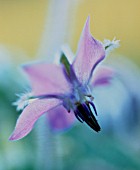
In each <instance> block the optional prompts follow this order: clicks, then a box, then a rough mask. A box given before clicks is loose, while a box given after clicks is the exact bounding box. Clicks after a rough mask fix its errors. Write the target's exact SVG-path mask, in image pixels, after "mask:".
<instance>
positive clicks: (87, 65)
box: [73, 17, 105, 83]
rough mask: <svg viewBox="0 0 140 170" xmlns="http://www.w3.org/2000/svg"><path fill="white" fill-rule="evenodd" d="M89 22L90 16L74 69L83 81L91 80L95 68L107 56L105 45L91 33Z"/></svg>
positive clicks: (81, 39)
mask: <svg viewBox="0 0 140 170" xmlns="http://www.w3.org/2000/svg"><path fill="white" fill-rule="evenodd" d="M89 22H90V18H89V17H88V18H87V21H86V23H85V26H84V29H83V32H82V34H81V38H80V41H79V45H78V51H77V57H76V59H75V61H74V62H73V68H74V71H75V73H76V76H77V78H78V80H79V81H80V82H81V83H87V82H88V81H89V79H90V78H91V75H92V72H93V70H94V68H95V67H96V65H97V64H98V63H99V62H100V61H101V60H103V59H104V57H105V50H104V47H103V45H102V44H101V42H99V41H97V40H96V39H94V38H93V37H92V35H91V33H90V29H89Z"/></svg>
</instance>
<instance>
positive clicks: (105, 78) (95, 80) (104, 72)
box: [91, 66, 115, 87]
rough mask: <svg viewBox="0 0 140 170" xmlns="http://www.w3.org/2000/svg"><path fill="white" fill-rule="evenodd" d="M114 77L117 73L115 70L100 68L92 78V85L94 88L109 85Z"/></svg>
mask: <svg viewBox="0 0 140 170" xmlns="http://www.w3.org/2000/svg"><path fill="white" fill-rule="evenodd" d="M114 75H115V71H114V70H113V69H111V68H109V67H103V66H100V67H99V68H98V69H97V70H96V72H95V74H94V75H93V77H92V80H91V85H92V86H94V87H95V86H100V85H109V84H110V81H111V80H112V78H113V77H114Z"/></svg>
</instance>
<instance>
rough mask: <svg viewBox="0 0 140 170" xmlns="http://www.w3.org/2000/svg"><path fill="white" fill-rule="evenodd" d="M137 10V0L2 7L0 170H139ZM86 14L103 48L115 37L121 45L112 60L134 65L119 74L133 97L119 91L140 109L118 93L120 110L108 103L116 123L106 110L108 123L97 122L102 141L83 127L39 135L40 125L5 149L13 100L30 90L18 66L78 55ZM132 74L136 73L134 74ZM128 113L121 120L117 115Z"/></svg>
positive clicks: (19, 2) (57, 0)
mask: <svg viewBox="0 0 140 170" xmlns="http://www.w3.org/2000/svg"><path fill="white" fill-rule="evenodd" d="M139 6H140V1H139V0H133V1H132V0H123V1H121V0H118V1H111V0H106V1H105V0H102V1H101V0H98V1H97V0H40V1H39V0H28V1H27V0H24V1H23V0H12V1H10V0H5V1H3V0H0V63H1V67H0V170H40V169H42V170H43V169H48V170H49V169H50V170H51V169H52V170H53V169H54V170H55V169H56V170H57V169H58V170H61V169H62V170H65V169H68V170H69V169H70V170H71V169H74V170H79V169H80V170H92V169H94V170H102V169H105V170H106V169H107V170H126V169H127V170H139V169H140V144H139V143H140V142H139V141H140V135H139V113H140V109H139V101H140V100H139V98H140V95H139V93H138V92H139V84H140V83H139V82H138V80H139V76H140V75H139V69H138V68H139V67H140V59H139V55H140V51H139V44H140V33H139V30H140V19H139V17H140V10H139ZM88 15H90V17H91V22H90V24H91V32H92V34H93V35H94V37H96V38H97V39H99V40H101V41H103V40H104V38H108V39H113V38H114V37H116V38H117V39H120V40H121V46H120V48H119V49H117V50H115V51H114V53H112V55H111V57H114V56H116V55H118V54H119V55H122V56H125V57H126V59H129V60H130V63H131V62H133V63H134V64H132V65H133V67H131V66H132V65H131V64H130V65H129V64H127V63H126V64H124V65H123V64H122V67H121V68H122V71H123V69H124V70H125V68H127V69H126V72H127V70H129V72H131V76H129V72H127V73H126V75H127V76H126V77H125V78H127V77H128V79H127V80H126V82H127V84H132V86H133V84H135V85H136V86H135V87H133V90H132V89H131V86H129V88H130V90H128V91H127V90H126V87H125V85H121V87H119V91H121V90H123V91H125V95H126V98H127V96H129V95H127V93H129V92H130V91H132V93H133V99H134V98H135V100H133V99H132V95H131V94H132V93H131V94H130V93H129V94H130V96H129V97H130V98H131V99H132V101H131V100H129V102H132V103H134V104H136V103H137V106H135V105H134V104H132V106H133V107H134V108H133V107H132V108H129V107H128V106H130V103H129V102H128V100H127V99H126V101H124V100H125V98H123V97H122V94H121V93H120V94H118V96H119V95H120V96H119V97H120V98H119V99H120V101H124V103H125V104H124V105H125V106H123V108H122V106H120V105H118V103H119V102H116V99H115V98H113V99H114V100H113V104H114V105H115V106H116V107H121V109H120V110H121V112H120V114H118V116H117V120H116V117H115V115H113V114H112V115H111V119H110V116H109V117H108V116H106V112H109V113H110V111H108V109H107V111H105V113H104V117H105V122H104V120H102V121H101V122H103V123H102V124H103V125H102V126H103V127H104V128H102V129H103V130H102V131H101V132H100V133H99V134H96V133H94V132H93V131H92V130H90V129H89V128H88V127H87V126H86V125H83V124H80V123H78V124H77V125H76V126H74V127H73V128H72V129H71V130H69V131H68V132H67V133H64V134H52V133H51V131H50V130H49V127H47V126H46V129H43V130H42V127H41V126H42V122H41V121H40V122H39V121H38V123H37V125H36V127H35V128H34V130H33V131H32V132H31V133H30V134H29V135H28V136H27V137H26V138H24V139H22V140H20V141H17V142H9V141H8V137H9V136H10V134H11V132H12V131H13V129H14V126H15V122H16V120H17V118H18V116H19V114H20V113H19V112H17V111H16V108H15V107H14V106H12V102H14V101H15V100H16V99H17V97H16V95H15V94H17V93H22V92H24V91H25V90H24V89H25V88H26V86H28V81H27V79H26V77H25V76H24V74H22V72H21V70H20V69H19V66H20V64H23V63H26V62H28V61H32V60H40V59H43V60H44V59H45V60H48V62H50V61H53V59H54V54H55V52H56V51H57V50H58V49H59V48H60V46H61V45H62V44H64V43H68V44H69V45H70V47H71V48H72V50H73V51H74V53H75V52H76V49H77V43H78V40H79V37H80V34H81V31H82V28H83V25H84V23H85V20H86V18H87V16H88ZM120 63H121V60H120ZM135 65H137V66H135ZM117 68H118V67H117ZM134 68H136V70H137V71H134V72H133V69H134ZM134 70H135V69H134ZM124 76H125V74H124V75H123V76H122V77H124ZM118 86H119V85H117V87H118ZM122 86H123V87H122ZM114 87H116V86H114ZM134 88H135V89H134ZM136 88H137V89H136ZM99 90H100V89H99ZM114 91H116V89H114ZM114 91H113V90H112V91H111V92H110V91H109V92H110V93H108V90H107V91H106V92H107V93H106V95H110V96H111V95H112V93H114ZM134 91H136V92H135V93H134ZM113 97H114V96H113ZM129 97H128V98H129ZM102 98H103V99H102V100H103V102H104V103H105V105H106V108H108V107H110V105H109V101H108V102H107V100H106V98H107V96H103V97H102ZM110 98H111V97H110ZM130 98H129V99H130ZM99 101H100V100H99ZM121 103H123V102H121ZM113 104H112V105H113ZM108 105H109V106H108ZM107 106H108V107H107ZM115 109H116V108H115V107H114V108H113V109H112V110H113V111H114V112H115ZM99 110H100V109H99ZM103 111H104V109H103ZM125 112H127V115H126V116H127V117H125V118H124V117H123V116H122V115H121V114H123V113H125ZM132 115H133V116H132ZM106 117H107V118H106ZM129 119H131V120H130V121H129ZM126 122H127V123H126ZM121 124H125V125H126V126H127V127H126V126H125V125H124V126H122V125H121ZM121 127H123V129H121ZM124 129H125V130H124ZM40 131H45V132H44V133H43V132H40ZM39 132H40V133H39Z"/></svg>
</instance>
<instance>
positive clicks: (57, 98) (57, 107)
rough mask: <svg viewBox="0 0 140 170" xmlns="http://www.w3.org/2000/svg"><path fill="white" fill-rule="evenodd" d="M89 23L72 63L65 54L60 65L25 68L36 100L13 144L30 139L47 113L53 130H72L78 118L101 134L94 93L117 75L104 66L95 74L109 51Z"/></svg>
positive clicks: (19, 123)
mask: <svg viewBox="0 0 140 170" xmlns="http://www.w3.org/2000/svg"><path fill="white" fill-rule="evenodd" d="M89 20H90V18H89V17H88V18H87V21H86V23H85V26H84V29H83V32H82V35H81V38H80V41H79V46H78V51H77V54H76V58H75V59H74V61H73V62H72V63H69V61H68V59H67V58H66V56H65V54H64V53H63V54H62V55H61V59H60V65H56V64H48V63H37V64H32V65H25V66H23V69H24V71H25V72H26V73H27V74H28V76H29V79H30V81H31V87H32V95H33V96H32V97H31V99H34V100H32V102H27V103H28V105H27V106H26V107H25V108H24V110H23V112H22V113H21V115H20V117H19V119H18V121H17V124H16V127H15V130H14V132H13V134H12V135H11V137H10V140H18V139H20V138H23V137H24V136H26V135H27V134H28V133H29V132H30V131H31V130H32V128H33V126H34V124H35V122H36V121H37V120H38V118H39V117H40V116H41V115H43V114H45V113H46V112H47V115H48V119H49V122H50V125H51V127H52V128H53V129H56V130H62V129H64V128H68V127H70V126H71V125H72V124H73V123H74V121H75V117H76V118H77V119H78V120H79V121H80V122H86V123H87V124H88V125H89V126H90V127H91V128H92V129H93V130H95V131H96V132H98V131H100V129H101V128H100V126H99V124H98V122H97V120H96V116H97V111H96V107H95V105H94V102H93V100H94V97H93V96H92V89H93V87H96V86H98V85H105V84H108V83H109V81H110V79H111V78H112V76H113V72H112V70H111V69H109V68H107V67H102V66H100V67H99V69H97V70H96V73H95V74H93V73H94V72H95V68H96V66H97V65H98V64H99V63H100V62H101V61H102V60H103V59H104V58H105V47H104V45H103V44H102V43H101V42H100V41H98V40H96V39H94V38H93V37H92V35H91V33H90V29H89ZM26 100H27V99H26ZM28 100H29V101H30V97H29V99H28Z"/></svg>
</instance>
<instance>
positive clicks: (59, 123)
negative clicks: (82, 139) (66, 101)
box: [47, 106, 75, 132]
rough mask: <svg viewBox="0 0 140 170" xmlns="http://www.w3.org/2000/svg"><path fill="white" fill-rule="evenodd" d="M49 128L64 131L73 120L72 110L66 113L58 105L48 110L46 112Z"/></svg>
mask: <svg viewBox="0 0 140 170" xmlns="http://www.w3.org/2000/svg"><path fill="white" fill-rule="evenodd" d="M47 117H48V121H49V124H50V128H51V130H52V131H54V132H58V131H64V130H66V129H68V128H70V127H72V125H73V124H74V122H75V116H74V114H73V112H70V113H68V112H67V110H66V109H65V108H64V107H63V106H58V107H56V108H55V109H53V110H50V111H49V113H48V114H47Z"/></svg>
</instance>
